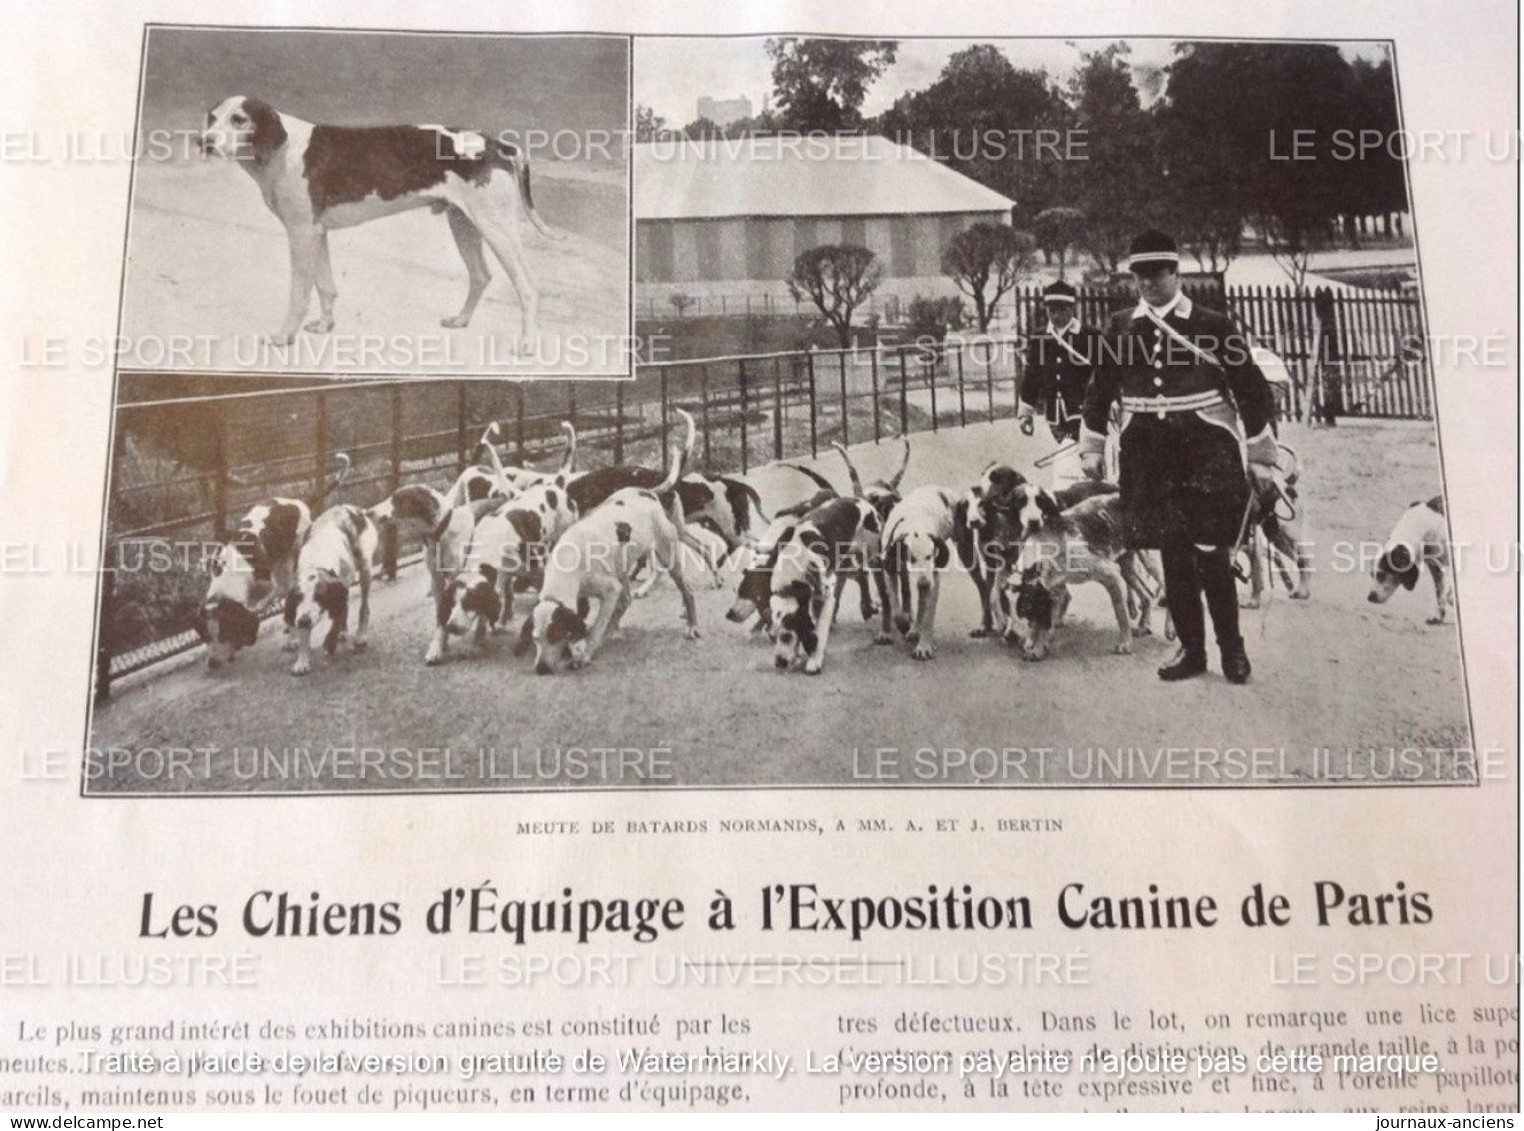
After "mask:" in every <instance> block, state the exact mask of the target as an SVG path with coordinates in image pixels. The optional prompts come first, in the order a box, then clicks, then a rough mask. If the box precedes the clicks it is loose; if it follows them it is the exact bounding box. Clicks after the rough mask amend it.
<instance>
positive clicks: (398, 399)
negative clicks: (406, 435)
mask: <svg viewBox="0 0 1524 1131" xmlns="http://www.w3.org/2000/svg"><path fill="white" fill-rule="evenodd" d="M391 440H392V443H391V462H392V466H391V472H390V474H389V475H388V476H387V480H386V491H387V494H393V493H395V492H396V490H397V488H399V487H401V486H402V386H401V385H393V386H392V436H391Z"/></svg>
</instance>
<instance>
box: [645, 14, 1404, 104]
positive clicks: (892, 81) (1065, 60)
mask: <svg viewBox="0 0 1524 1131" xmlns="http://www.w3.org/2000/svg"><path fill="white" fill-rule="evenodd" d="M763 42H764V39H763V37H760V36H759V37H756V38H750V37H746V38H726V39H721V38H691V39H689V38H683V39H677V38H666V39H664V38H645V37H641V38H638V39H637V40H636V41H635V101H636V102H637V103H638V104H640V105H644V106H650V107H652V108H653V109H654V110H655V111H656V112H657V113H658V114H659V115H661V116H662V117H663V118H665V119H666V120H667V124H668V125H669V126H684V125H687V124H688V123H689V122H691V121H693V119H694V118H696V117H697V116H698V100H699V98H700V97H703V96H706V95H707V96H709V97H711V98H717V99H724V98H735V97H736V96H738V95H745V96H746V97H747V98H750V99H751V103H752V109H753V112H757V111H760V110H761V109H762V106H763V102H764V100H765V99H766V97H767V94H768V91H769V90H770V88H771V86H772V64H771V62H770V61H769V59H768V58H767V52H766V51H765V50H764V49H763ZM1112 42H1115V41H1114V40H1110V39H1090V40H1085V39H1070V40H1064V39H995V40H989V39H980V40H968V39H905V40H900V46H899V52H898V57H897V60H896V62H895V64H894V66H892V67H890V68H889V70H887V71H885V72H884V74H883V75H881V76H880V77H879V79H878V81H877V82H875V83H874V84H873V85H872V86H871V87H869V88H868V97H867V99H866V100H865V101H864V103H863V113H864V114H866V115H868V116H870V117H871V116H872V115H875V114H878V113H881V112H882V111H884V110H887V109H888V108H889V107H890V106H891V105H892V104H893V103H894V101H895V99H897V98H899V96H900V95H902V94H904V93H905V92H906V91H909V90H920V89H923V88H925V87H927V86H929V85H930V84H931V83H932V82H934V81H935V80H936V77H937V76H938V75H939V74H941V72H942V68H943V66H944V65H945V64H946V63H947V60H948V58H949V57H950V56H951V55H952V54H953V53H954V52H957V51H961V50H962V49H963V48H965V47H967V46H969V45H970V44H971V43H994V44H996V45H997V46H998V47H999V48H1000V49H1001V50H1002V51H1004V52H1005V55H1006V57H1007V58H1009V59H1010V60H1011V63H1012V65H1013V66H1015V67H1017V68H1018V69H1023V70H1025V69H1037V68H1044V69H1046V70H1047V72H1048V74H1049V75H1051V76H1053V78H1055V79H1056V80H1058V81H1060V82H1061V81H1062V80H1064V79H1065V78H1066V77H1067V76H1068V74H1069V72H1070V71H1071V70H1073V68H1074V67H1075V65H1076V64H1077V63H1078V62H1079V57H1080V55H1081V53H1082V52H1085V51H1094V50H1098V49H1100V48H1102V47H1105V46H1106V45H1107V44H1109V43H1112ZM1131 43H1132V56H1131V58H1132V62H1133V67H1134V70H1135V72H1144V73H1146V72H1147V71H1149V70H1151V69H1156V68H1159V67H1163V66H1164V65H1165V64H1166V63H1168V62H1169V61H1170V60H1171V59H1172V58H1173V57H1174V41H1172V40H1166V39H1135V40H1132V41H1131ZM1339 47H1340V49H1341V50H1342V51H1343V52H1344V54H1345V55H1346V56H1349V57H1355V56H1360V57H1364V58H1370V59H1379V58H1381V57H1382V54H1383V52H1384V50H1385V47H1384V45H1383V44H1380V43H1341V44H1339ZM1141 77H1142V75H1141V74H1140V78H1141ZM1139 88H1140V89H1143V90H1144V91H1145V97H1146V96H1147V94H1148V91H1147V88H1146V84H1145V83H1144V82H1140V83H1139Z"/></svg>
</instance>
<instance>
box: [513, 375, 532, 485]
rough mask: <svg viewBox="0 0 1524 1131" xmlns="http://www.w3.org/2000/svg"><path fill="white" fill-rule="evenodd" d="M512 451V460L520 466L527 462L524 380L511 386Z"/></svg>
mask: <svg viewBox="0 0 1524 1131" xmlns="http://www.w3.org/2000/svg"><path fill="white" fill-rule="evenodd" d="M513 393H514V397H513V451H514V460H515V462H517V463H518V465H519V466H520V467H523V466H524V465H525V464H526V463H528V462H529V451H528V447H527V440H526V438H525V436H524V382H522V381H520V382H518V383H517V384H515V385H514V386H513Z"/></svg>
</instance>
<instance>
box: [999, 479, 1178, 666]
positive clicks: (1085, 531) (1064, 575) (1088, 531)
mask: <svg viewBox="0 0 1524 1131" xmlns="http://www.w3.org/2000/svg"><path fill="white" fill-rule="evenodd" d="M1146 557H1147V552H1146V551H1137V550H1130V549H1128V547H1127V546H1126V544H1125V543H1124V541H1123V539H1122V516H1121V496H1120V495H1117V494H1110V493H1108V494H1101V495H1093V496H1092V497H1090V498H1088V499H1085V500H1084V501H1082V502H1080V503H1077V504H1076V505H1074V506H1072V507H1069V508H1067V509H1066V510H1064V511H1062V512H1061V513H1059V514H1057V515H1055V516H1053V517H1051V518H1049V519H1048V521H1047V522H1045V523H1044V524H1043V526H1042V528H1041V529H1040V530H1039V531H1038V532H1037V533H1035V534H1032V535H1030V536H1029V537H1027V538H1026V539H1025V540H1024V542H1023V544H1022V558H1021V566H1020V568H1019V569H1013V570H1011V571H1010V572H1009V573H1008V574H1007V575H1006V579H1005V583H1004V584H1005V601H1006V606H1007V608H1008V609H1009V610H1010V613H1009V619H1008V620H1007V622H1006V639H1007V640H1008V641H1011V642H1013V643H1019V644H1020V645H1021V650H1022V651H1021V655H1022V659H1024V660H1042V659H1044V658H1045V657H1046V656H1047V655H1048V642H1049V638H1050V637H1051V635H1052V632H1053V628H1054V626H1055V625H1056V624H1058V623H1059V622H1060V621H1061V620H1062V619H1063V615H1064V611H1065V610H1066V609H1067V608H1068V606H1069V586H1070V585H1073V584H1075V583H1077V582H1083V581H1095V582H1099V583H1100V584H1101V585H1102V586H1104V587H1105V589H1106V593H1107V595H1108V596H1110V598H1111V608H1112V612H1113V613H1115V614H1116V622H1117V642H1116V645H1115V647H1113V649H1112V651H1114V652H1116V653H1118V654H1119V655H1128V654H1130V653H1131V652H1132V638H1133V636H1135V635H1137V636H1142V635H1145V634H1146V633H1147V632H1148V631H1149V629H1148V627H1147V626H1148V622H1149V613H1150V609H1151V603H1152V595H1151V592H1150V590H1149V589H1148V588H1147V586H1146V585H1145V584H1144V583H1143V580H1142V575H1141V573H1140V570H1145V569H1149V566H1148V565H1147V564H1146V561H1145V559H1146ZM1150 572H1151V570H1150ZM1130 597H1132V598H1136V599H1137V600H1138V601H1139V602H1140V603H1141V604H1142V611H1141V614H1140V617H1139V623H1138V624H1136V625H1135V624H1134V623H1133V619H1132V615H1131V612H1130V610H1129V598H1130ZM1023 623H1024V624H1025V626H1026V632H1025V634H1023V632H1022V625H1023Z"/></svg>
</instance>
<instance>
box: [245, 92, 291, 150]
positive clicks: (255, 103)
mask: <svg viewBox="0 0 1524 1131" xmlns="http://www.w3.org/2000/svg"><path fill="white" fill-rule="evenodd" d="M243 109H244V112H245V113H246V114H248V115H249V121H251V122H252V123H253V124H254V131H253V139H252V140H253V146H254V160H255V162H256V163H258V164H260V165H263V164H265V163H266V162H267V161H269V160H270V157H271V155H272V154H274V152H275V151H276V150H277V149H279V148H280V147H281V146H283V145H285V144H286V127H285V124H284V123H283V122H282V121H281V120H280V114H279V112H278V111H277V110H276V109H275V107H273V106H271V105H270V104H269V103H268V102H262V101H260V100H259V99H258V98H245V99H244V100H243Z"/></svg>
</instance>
